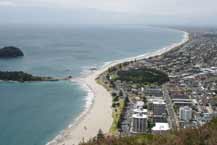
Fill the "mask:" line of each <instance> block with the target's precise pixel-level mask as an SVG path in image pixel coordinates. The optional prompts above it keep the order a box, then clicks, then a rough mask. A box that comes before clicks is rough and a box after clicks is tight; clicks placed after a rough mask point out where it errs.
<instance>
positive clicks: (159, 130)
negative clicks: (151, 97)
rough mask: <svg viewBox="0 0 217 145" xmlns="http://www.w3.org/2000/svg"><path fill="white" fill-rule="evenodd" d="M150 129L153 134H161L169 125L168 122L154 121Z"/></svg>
mask: <svg viewBox="0 0 217 145" xmlns="http://www.w3.org/2000/svg"><path fill="white" fill-rule="evenodd" d="M151 130H152V133H153V134H161V133H164V132H167V131H168V130H170V127H169V124H168V123H155V126H154V127H153V128H152V129H151Z"/></svg>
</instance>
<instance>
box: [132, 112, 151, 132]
mask: <svg viewBox="0 0 217 145" xmlns="http://www.w3.org/2000/svg"><path fill="white" fill-rule="evenodd" d="M147 120H148V116H147V115H145V114H143V113H135V114H133V115H132V127H131V132H132V133H145V132H146V129H147Z"/></svg>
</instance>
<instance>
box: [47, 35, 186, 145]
mask: <svg viewBox="0 0 217 145" xmlns="http://www.w3.org/2000/svg"><path fill="white" fill-rule="evenodd" d="M188 39H189V34H188V33H187V32H185V35H184V38H183V40H182V41H181V42H180V43H176V44H173V45H171V46H168V47H165V48H162V49H160V50H157V51H155V52H153V53H148V54H147V53H146V54H144V55H140V56H137V57H131V58H127V59H122V60H117V61H113V62H112V63H110V64H108V65H106V66H103V67H102V68H101V69H99V70H97V71H94V72H92V73H91V74H89V75H87V76H86V77H84V78H80V79H78V80H76V81H78V82H79V83H83V84H85V85H86V86H88V87H89V89H90V90H91V91H92V93H93V94H94V100H93V102H92V105H91V106H90V107H89V109H88V110H86V111H85V112H83V113H82V114H81V116H80V117H79V120H77V121H76V123H74V124H73V126H71V125H70V126H69V127H68V128H66V129H65V130H64V131H62V132H61V133H60V134H59V135H58V136H57V137H56V138H55V139H53V140H52V141H51V142H49V143H48V145H73V144H75V145H77V144H78V143H79V142H81V141H83V140H84V141H87V140H89V139H90V138H92V137H94V136H96V134H97V133H98V130H99V129H102V130H103V132H104V133H107V132H108V131H109V129H110V127H111V125H112V108H111V105H112V97H111V95H110V93H109V92H108V91H107V90H106V89H105V88H103V87H102V86H101V85H99V84H97V83H96V81H95V79H96V78H97V77H98V76H99V75H100V74H101V73H103V72H104V71H106V70H107V69H108V68H109V67H111V66H114V65H117V64H119V63H123V62H126V61H131V60H135V59H137V60H139V59H144V58H148V57H151V56H155V55H160V54H162V53H165V52H167V51H169V50H171V49H172V48H174V47H177V46H179V45H181V44H183V43H185V42H186V41H188ZM72 81H75V80H72Z"/></svg>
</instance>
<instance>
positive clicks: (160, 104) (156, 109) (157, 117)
mask: <svg viewBox="0 0 217 145" xmlns="http://www.w3.org/2000/svg"><path fill="white" fill-rule="evenodd" d="M152 110H153V119H154V121H155V122H167V119H166V118H167V117H166V116H167V113H166V103H165V102H164V100H162V99H155V100H153V102H152Z"/></svg>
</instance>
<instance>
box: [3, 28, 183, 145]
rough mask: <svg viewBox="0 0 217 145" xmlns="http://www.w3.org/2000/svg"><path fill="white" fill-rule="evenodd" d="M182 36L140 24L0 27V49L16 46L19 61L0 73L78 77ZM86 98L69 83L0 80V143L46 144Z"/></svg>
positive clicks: (6, 64)
mask: <svg viewBox="0 0 217 145" xmlns="http://www.w3.org/2000/svg"><path fill="white" fill-rule="evenodd" d="M182 37H183V33H182V32H179V31H175V30H168V29H160V28H150V27H141V26H140V27H138V26H118V27H117V26H116V27H114V26H104V27H102V26H83V27H76V26H73V27H69V26H67V27H57V26H49V27H46V26H16V27H14V26H4V27H0V47H3V46H8V45H14V46H17V47H20V48H21V49H22V50H23V51H24V54H25V57H23V58H18V59H6V60H0V70H11V71H12V70H22V71H25V72H28V73H32V74H35V75H46V76H53V77H62V76H67V75H72V76H73V77H78V76H80V75H81V74H82V72H84V71H85V70H87V69H88V68H89V67H91V66H97V67H99V66H102V65H103V64H104V63H105V62H108V61H112V60H116V59H120V58H126V57H131V56H136V55H139V54H143V53H145V52H151V51H154V50H157V49H159V48H162V47H165V46H168V45H170V44H172V43H175V42H179V41H180V40H181V39H182ZM86 95H87V93H86V91H85V90H83V89H82V88H81V87H80V86H79V85H78V84H75V83H72V82H69V81H60V82H37V83H13V82H10V83H7V82H0V144H2V145H15V144H16V145H43V144H46V143H47V141H49V140H50V139H52V138H53V137H55V136H56V135H57V134H58V132H60V131H61V130H62V129H64V128H65V127H67V125H68V124H69V123H70V122H71V121H72V120H74V119H75V118H76V117H77V116H78V115H79V114H80V113H81V112H82V111H83V110H84V109H85V102H86Z"/></svg>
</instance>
